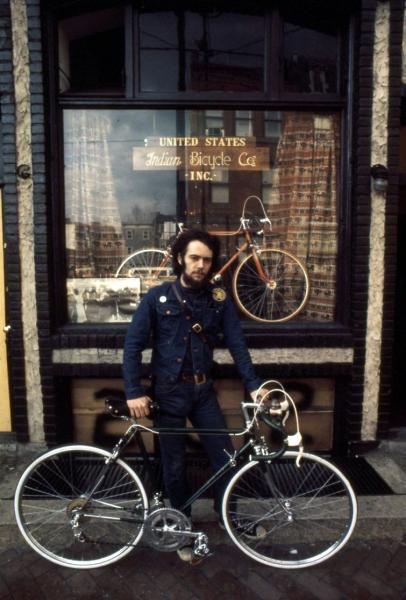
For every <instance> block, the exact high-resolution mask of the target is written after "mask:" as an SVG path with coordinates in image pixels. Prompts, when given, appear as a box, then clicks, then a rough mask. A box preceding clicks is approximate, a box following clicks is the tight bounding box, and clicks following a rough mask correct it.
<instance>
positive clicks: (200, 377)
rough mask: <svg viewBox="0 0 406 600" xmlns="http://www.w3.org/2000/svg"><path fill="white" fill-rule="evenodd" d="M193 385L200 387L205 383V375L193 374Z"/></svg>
mask: <svg viewBox="0 0 406 600" xmlns="http://www.w3.org/2000/svg"><path fill="white" fill-rule="evenodd" d="M193 377H194V380H195V384H196V385H201V384H202V383H206V374H205V373H195V374H194V375H193Z"/></svg>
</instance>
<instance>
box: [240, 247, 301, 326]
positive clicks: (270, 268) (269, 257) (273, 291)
mask: <svg viewBox="0 0 406 600" xmlns="http://www.w3.org/2000/svg"><path fill="white" fill-rule="evenodd" d="M261 270H262V271H263V274H261V273H260V271H261ZM233 292H234V296H235V299H236V302H237V304H238V306H239V308H240V309H241V310H242V311H243V312H244V313H245V314H246V315H248V316H249V317H250V318H251V319H254V320H255V321H260V322H262V323H282V322H283V321H289V320H290V319H293V317H295V316H296V315H297V314H298V313H299V312H300V311H301V310H302V309H303V308H304V306H305V304H306V302H307V299H308V296H309V276H308V274H307V271H306V269H305V267H304V266H303V265H302V263H301V262H300V261H299V259H297V258H296V257H295V256H293V254H290V253H289V252H286V250H276V249H270V248H263V249H260V250H257V251H256V253H255V255H254V254H250V255H248V256H247V257H246V258H244V260H242V261H241V263H240V264H239V265H238V267H237V269H236V271H235V274H234V279H233Z"/></svg>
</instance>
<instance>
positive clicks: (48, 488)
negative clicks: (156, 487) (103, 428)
mask: <svg viewBox="0 0 406 600" xmlns="http://www.w3.org/2000/svg"><path fill="white" fill-rule="evenodd" d="M110 456H111V454H110V453H109V452H107V451H105V450H102V449H100V448H92V447H91V446H84V445H71V446H62V447H60V448H56V449H54V450H51V451H49V452H47V453H45V454H44V455H42V456H40V457H39V458H37V459H36V460H35V461H34V462H33V463H32V464H31V465H29V467H28V468H27V469H26V470H25V472H24V473H23V475H22V477H21V479H20V481H19V483H18V486H17V490H16V494H15V500H14V507H15V514H16V520H17V524H18V527H19V529H20V531H21V533H22V535H23V536H24V538H25V540H26V541H27V542H28V544H29V545H30V546H31V547H32V548H33V549H34V550H35V551H36V552H38V553H39V554H40V555H41V556H43V557H44V558H46V559H48V560H50V561H52V562H54V563H56V564H59V565H63V566H65V567H72V568H79V569H80V568H83V569H84V568H94V567H102V566H105V565H108V564H110V563H112V562H115V561H116V560H118V559H119V558H122V557H123V556H125V555H126V554H128V552H130V551H131V550H132V547H133V546H134V545H135V544H137V543H138V541H139V540H140V538H141V535H142V532H143V519H144V517H145V514H146V510H147V508H148V500H147V497H146V494H145V490H144V488H143V485H142V483H141V481H140V480H139V478H138V476H137V475H136V474H135V473H134V471H132V469H131V468H130V467H129V466H128V465H127V464H126V463H124V462H123V461H122V460H120V459H118V460H117V461H116V462H115V463H112V464H111V465H110V467H109V469H108V470H107V472H106V476H105V479H104V480H103V482H102V484H101V485H100V486H99V487H98V488H97V489H96V490H95V491H94V493H92V494H91V499H90V500H89V502H88V503H87V504H86V506H85V507H83V505H84V502H85V500H86V498H88V497H89V493H90V492H91V491H92V490H94V488H95V485H96V482H97V481H98V480H99V479H100V474H101V472H102V470H103V468H104V466H105V463H106V459H107V458H108V457H110ZM81 507H83V510H82V513H81V516H80V517H79V527H80V530H81V531H82V532H83V535H84V539H85V541H79V540H78V539H77V538H75V536H74V530H73V527H72V523H71V520H72V517H73V516H74V515H75V510H77V509H78V508H81ZM120 519H128V520H131V519H136V520H137V519H138V520H139V522H133V521H131V522H126V521H125V520H120Z"/></svg>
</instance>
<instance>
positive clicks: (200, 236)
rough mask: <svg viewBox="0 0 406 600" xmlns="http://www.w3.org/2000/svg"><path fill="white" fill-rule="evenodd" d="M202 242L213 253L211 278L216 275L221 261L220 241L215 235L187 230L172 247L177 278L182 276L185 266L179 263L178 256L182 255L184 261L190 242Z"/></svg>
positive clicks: (196, 230)
mask: <svg viewBox="0 0 406 600" xmlns="http://www.w3.org/2000/svg"><path fill="white" fill-rule="evenodd" d="M194 241H198V242H202V244H205V245H206V246H207V247H208V248H210V250H211V251H212V252H213V260H212V263H211V268H210V272H209V276H210V275H212V274H213V273H215V272H216V271H217V270H218V268H219V259H220V240H219V239H218V237H216V236H215V235H211V233H208V232H207V231H201V230H200V229H186V230H185V231H183V232H182V233H181V234H180V236H179V237H178V239H177V240H176V242H175V243H174V245H173V247H172V267H173V270H174V273H175V275H176V276H177V277H179V276H180V275H181V274H182V271H183V266H182V265H181V264H179V262H178V256H179V254H180V255H181V257H182V259H183V258H184V256H185V254H186V250H187V247H188V244H189V243H190V242H194Z"/></svg>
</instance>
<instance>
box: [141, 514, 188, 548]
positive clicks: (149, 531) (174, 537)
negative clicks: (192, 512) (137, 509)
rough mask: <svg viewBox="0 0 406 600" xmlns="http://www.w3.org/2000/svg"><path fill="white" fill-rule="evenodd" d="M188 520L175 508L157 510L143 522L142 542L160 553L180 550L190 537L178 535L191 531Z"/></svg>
mask: <svg viewBox="0 0 406 600" xmlns="http://www.w3.org/2000/svg"><path fill="white" fill-rule="evenodd" d="M191 529H192V524H191V522H190V519H188V517H187V516H186V515H184V514H183V513H181V512H180V511H179V510H176V509H175V508H157V509H156V510H153V511H152V512H151V513H150V514H149V515H148V517H147V518H146V520H145V524H144V538H143V539H144V541H145V542H146V543H147V544H148V545H149V546H151V547H152V548H155V550H159V551H161V552H172V551H173V550H177V549H178V548H181V547H182V546H184V545H185V544H187V542H188V541H190V539H191V538H190V537H189V536H187V535H185V534H182V533H180V532H181V531H191Z"/></svg>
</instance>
